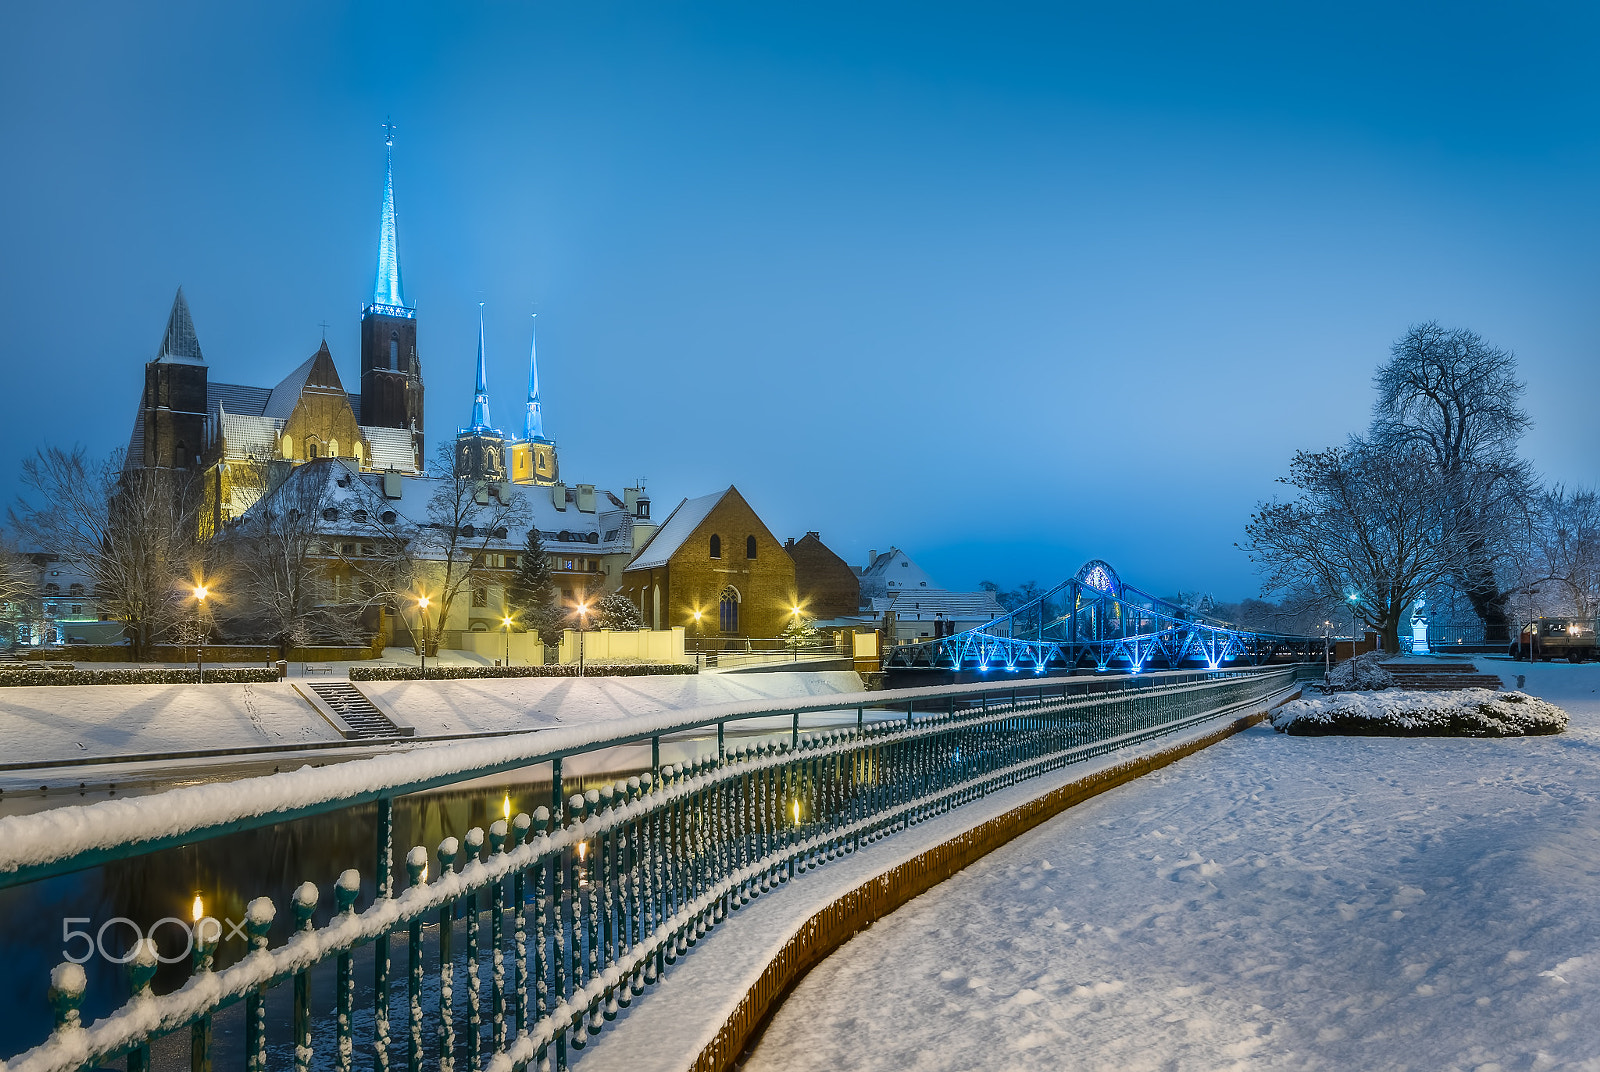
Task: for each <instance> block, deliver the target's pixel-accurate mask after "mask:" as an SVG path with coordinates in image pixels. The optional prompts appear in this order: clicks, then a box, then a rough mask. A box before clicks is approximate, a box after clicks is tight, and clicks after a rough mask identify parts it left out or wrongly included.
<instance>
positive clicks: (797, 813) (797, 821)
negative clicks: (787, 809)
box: [794, 800, 800, 826]
mask: <svg viewBox="0 0 1600 1072" xmlns="http://www.w3.org/2000/svg"><path fill="white" fill-rule="evenodd" d="M794 825H796V826H799V825H800V802H799V801H798V800H797V801H795V802H794Z"/></svg>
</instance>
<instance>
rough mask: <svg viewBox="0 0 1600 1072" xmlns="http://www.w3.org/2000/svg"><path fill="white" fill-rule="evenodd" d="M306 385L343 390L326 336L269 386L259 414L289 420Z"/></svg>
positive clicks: (343, 391)
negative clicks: (292, 369) (314, 349)
mask: <svg viewBox="0 0 1600 1072" xmlns="http://www.w3.org/2000/svg"><path fill="white" fill-rule="evenodd" d="M307 388H312V389H316V388H321V389H323V390H328V391H338V392H339V393H340V394H345V393H346V392H345V389H344V383H343V382H342V381H341V380H340V379H339V370H338V369H337V368H335V367H334V364H333V354H332V353H330V352H329V351H328V342H327V340H326V339H324V340H323V342H322V345H321V346H320V347H318V348H317V352H316V353H314V354H312V355H311V356H310V357H308V358H306V359H305V360H304V361H302V362H301V363H300V366H299V367H298V368H296V369H295V370H294V371H293V372H291V373H289V375H287V376H285V377H284V378H283V381H282V382H281V383H279V384H278V386H276V387H274V388H273V389H272V394H271V396H270V397H269V398H268V399H267V404H266V405H265V406H263V407H262V408H261V415H262V416H263V417H273V418H276V419H277V420H280V421H286V420H288V419H289V415H290V414H291V413H293V412H294V407H295V404H296V403H297V402H299V401H300V396H301V395H302V394H304V393H305V391H306V389H307Z"/></svg>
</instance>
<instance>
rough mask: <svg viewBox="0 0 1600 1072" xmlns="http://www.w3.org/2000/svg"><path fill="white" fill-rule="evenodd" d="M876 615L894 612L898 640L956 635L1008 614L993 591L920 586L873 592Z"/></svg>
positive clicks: (878, 616)
mask: <svg viewBox="0 0 1600 1072" xmlns="http://www.w3.org/2000/svg"><path fill="white" fill-rule="evenodd" d="M871 612H872V615H873V617H874V618H877V619H878V620H880V621H882V620H883V619H884V617H885V616H886V615H887V614H889V613H893V614H894V637H893V638H892V639H893V640H895V641H899V642H905V641H914V640H924V639H928V640H931V639H933V638H935V637H939V636H953V635H954V634H956V633H964V632H966V631H967V630H968V629H977V628H978V627H979V626H982V625H987V624H988V623H989V622H992V621H994V620H995V619H996V618H998V617H1000V616H1001V615H1003V614H1005V612H1006V610H1005V608H1004V607H1002V606H1001V605H1000V604H999V602H998V601H996V600H995V598H994V593H993V592H950V591H946V590H945V589H943V588H918V589H916V590H915V591H908V592H896V593H895V594H894V595H891V596H874V597H873V598H872V600H871Z"/></svg>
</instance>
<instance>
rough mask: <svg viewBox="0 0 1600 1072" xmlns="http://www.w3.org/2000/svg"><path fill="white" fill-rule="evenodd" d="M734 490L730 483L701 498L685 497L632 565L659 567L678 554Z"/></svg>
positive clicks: (633, 566)
mask: <svg viewBox="0 0 1600 1072" xmlns="http://www.w3.org/2000/svg"><path fill="white" fill-rule="evenodd" d="M732 490H733V488H732V487H731V486H730V487H727V488H724V489H723V490H722V491H717V492H713V493H711V494H710V495H702V496H700V497H699V498H698V499H685V500H683V501H682V502H680V503H679V504H678V505H677V506H676V507H675V508H674V509H673V511H672V513H670V514H668V515H667V519H666V520H665V521H663V522H662V523H661V528H660V529H658V530H656V534H655V535H654V536H652V537H651V538H650V541H649V542H648V543H646V544H645V545H644V546H643V547H641V548H640V549H639V555H638V557H637V558H635V559H634V560H633V561H632V562H629V563H628V568H629V569H631V570H636V569H655V568H656V567H658V566H665V565H666V564H667V562H668V561H670V560H671V558H672V556H673V555H675V554H677V553H678V548H680V547H682V546H683V545H684V542H685V541H687V540H688V539H689V537H690V536H693V535H694V530H695V529H697V528H699V527H700V523H701V522H703V521H704V520H705V519H706V515H707V514H709V513H711V511H712V510H713V509H715V507H716V505H717V504H718V503H719V502H721V501H722V500H723V499H724V498H725V497H726V496H727V494H728V492H730V491H732Z"/></svg>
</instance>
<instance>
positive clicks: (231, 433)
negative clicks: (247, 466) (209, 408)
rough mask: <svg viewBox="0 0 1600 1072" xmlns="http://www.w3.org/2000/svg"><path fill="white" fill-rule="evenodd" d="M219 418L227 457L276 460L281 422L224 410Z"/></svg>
mask: <svg viewBox="0 0 1600 1072" xmlns="http://www.w3.org/2000/svg"><path fill="white" fill-rule="evenodd" d="M219 417H220V421H221V426H222V439H223V442H224V444H225V445H226V447H227V456H228V457H230V458H246V457H251V456H254V457H258V458H276V457H277V456H278V432H279V431H280V430H281V429H282V428H283V422H282V421H275V420H273V419H272V418H271V417H257V416H253V415H251V414H248V413H232V412H230V411H228V410H226V409H224V410H223V411H222V412H221V414H220V415H219Z"/></svg>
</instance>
